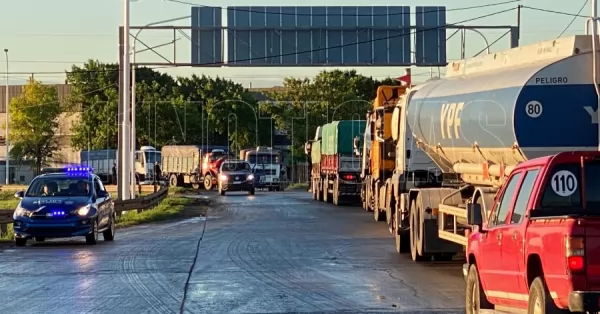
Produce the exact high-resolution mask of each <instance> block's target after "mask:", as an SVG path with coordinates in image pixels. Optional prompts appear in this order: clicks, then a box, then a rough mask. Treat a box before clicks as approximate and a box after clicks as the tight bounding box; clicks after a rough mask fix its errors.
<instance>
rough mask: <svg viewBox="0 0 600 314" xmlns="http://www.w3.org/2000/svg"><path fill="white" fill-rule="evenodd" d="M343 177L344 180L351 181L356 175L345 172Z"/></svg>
mask: <svg viewBox="0 0 600 314" xmlns="http://www.w3.org/2000/svg"><path fill="white" fill-rule="evenodd" d="M343 178H344V180H348V181H351V180H354V175H353V174H345V175H344V176H343Z"/></svg>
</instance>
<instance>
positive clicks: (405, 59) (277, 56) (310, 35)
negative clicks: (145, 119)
mask: <svg viewBox="0 0 600 314" xmlns="http://www.w3.org/2000/svg"><path fill="white" fill-rule="evenodd" d="M225 11H226V17H227V18H226V20H227V26H225V25H222V23H221V20H220V19H218V18H217V16H221V14H222V13H221V9H220V8H210V7H193V8H192V29H193V31H192V38H193V41H192V64H195V65H196V66H206V65H210V63H216V62H219V61H222V62H224V65H227V66H408V65H412V64H414V62H413V60H412V56H411V50H412V49H411V48H412V45H411V39H412V37H413V36H412V33H411V23H410V21H411V12H410V7H408V6H395V7H394V6H389V7H388V6H374V7H356V6H352V7H350V6H344V7H340V6H323V7H310V6H306V7H293V6H287V7H264V6H261V7H239V6H234V7H227V8H226V9H225ZM223 29H225V31H224V32H223V33H221V32H220V31H221V30H223ZM223 41H225V42H227V60H222V59H219V56H220V53H222V52H223V50H224V49H223V48H222V42H223ZM205 45H206V46H207V47H205V48H202V47H203V46H205ZM219 47H221V48H219Z"/></svg>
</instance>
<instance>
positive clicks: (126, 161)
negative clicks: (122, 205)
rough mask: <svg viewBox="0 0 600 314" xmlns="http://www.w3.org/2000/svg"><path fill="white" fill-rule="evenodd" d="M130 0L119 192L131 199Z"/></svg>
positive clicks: (125, 32) (125, 14)
mask: <svg viewBox="0 0 600 314" xmlns="http://www.w3.org/2000/svg"><path fill="white" fill-rule="evenodd" d="M129 1H130V0H123V73H122V74H123V82H122V83H123V84H122V85H121V90H122V92H123V93H122V95H123V117H122V119H123V128H122V130H123V134H122V141H123V145H122V147H121V148H122V150H121V156H120V157H121V160H123V162H122V163H121V165H122V167H123V176H122V177H121V184H122V185H121V193H122V200H128V199H131V195H130V192H131V180H132V177H131V162H130V160H132V159H133V157H132V156H131V138H130V135H131V126H130V125H131V124H130V123H129V122H130V118H131V117H130V111H129V108H130V107H129V106H130V104H131V98H130V93H129V92H130V90H129V88H130V87H131V80H130V79H131V77H130V75H131V65H130V61H129V54H130V51H131V46H130V44H129V28H130V12H129V6H130V3H129Z"/></svg>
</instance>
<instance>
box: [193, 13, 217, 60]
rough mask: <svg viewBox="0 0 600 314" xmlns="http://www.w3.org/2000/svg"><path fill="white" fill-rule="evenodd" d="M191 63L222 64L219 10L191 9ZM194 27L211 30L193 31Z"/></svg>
mask: <svg viewBox="0 0 600 314" xmlns="http://www.w3.org/2000/svg"><path fill="white" fill-rule="evenodd" d="M191 26H192V63H193V64H198V65H220V64H221V63H222V62H223V41H222V35H221V34H222V33H221V29H220V28H221V26H222V18H221V8H213V7H192V25H191ZM194 27H203V28H213V29H202V30H199V29H194Z"/></svg>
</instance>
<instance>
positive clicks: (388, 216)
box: [385, 201, 395, 226]
mask: <svg viewBox="0 0 600 314" xmlns="http://www.w3.org/2000/svg"><path fill="white" fill-rule="evenodd" d="M392 207H395V204H394V201H392V202H390V204H389V205H387V206H386V207H385V223H386V224H387V225H388V226H391V225H392V222H393V221H394V210H392Z"/></svg>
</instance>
